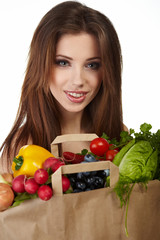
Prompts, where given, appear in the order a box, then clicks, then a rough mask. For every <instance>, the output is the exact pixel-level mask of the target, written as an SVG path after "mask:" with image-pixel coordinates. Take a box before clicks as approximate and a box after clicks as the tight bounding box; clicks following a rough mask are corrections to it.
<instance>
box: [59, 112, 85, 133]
mask: <svg viewBox="0 0 160 240" xmlns="http://www.w3.org/2000/svg"><path fill="white" fill-rule="evenodd" d="M81 120H82V112H79V113H68V112H67V113H63V115H62V121H61V129H62V134H69V133H82V132H83V131H82V129H81Z"/></svg>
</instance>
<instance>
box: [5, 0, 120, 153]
mask: <svg viewBox="0 0 160 240" xmlns="http://www.w3.org/2000/svg"><path fill="white" fill-rule="evenodd" d="M80 32H86V33H89V34H93V35H94V36H95V37H96V38H97V40H98V43H99V46H100V51H101V59H102V68H103V79H102V80H103V81H102V85H101V87H100V90H99V92H98V94H97V96H96V97H95V99H94V100H93V101H92V102H91V103H90V104H89V105H88V106H87V107H86V109H85V111H84V115H83V119H82V127H83V128H84V129H85V130H86V132H95V133H96V134H97V135H99V136H100V135H101V134H102V133H103V132H105V133H107V134H108V135H109V136H110V137H111V138H113V137H116V138H119V134H120V131H121V130H122V104H121V69H122V57H121V48H120V43H119V39H118V36H117V33H116V31H115V29H114V26H113V25H112V23H111V21H110V20H109V19H108V18H107V17H106V16H105V15H103V14H102V13H100V12H98V11H96V10H94V9H91V8H89V7H87V6H85V5H83V4H81V3H79V2H77V1H67V2H63V3H60V4H58V5H57V6H55V7H54V8H52V9H51V10H50V11H49V12H48V13H47V14H46V15H45V16H44V17H43V18H42V20H41V21H40V23H39V25H38V27H37V29H36V30H35V33H34V36H33V39H32V42H31V46H30V52H29V59H28V65H27V69H26V75H25V79H24V83H23V86H22V92H21V99H20V104H19V108H18V112H17V116H16V120H15V123H14V125H13V128H12V129H11V132H10V133H9V135H8V137H7V138H6V139H5V141H4V143H3V145H2V146H1V150H2V148H4V150H5V152H6V153H7V154H8V157H9V155H10V152H11V151H12V152H13V150H14V154H16V152H17V150H18V147H19V146H20V145H23V144H26V143H27V141H28V139H29V138H31V139H32V142H33V143H34V144H37V145H40V146H43V147H45V148H46V149H50V143H51V142H52V141H53V139H54V138H55V137H56V136H57V135H60V134H61V126H60V123H59V118H60V112H59V109H58V107H57V104H56V100H55V99H54V97H53V95H52V94H51V92H50V89H49V76H50V72H51V68H52V66H53V62H54V59H55V52H56V44H57V41H58V40H59V38H60V37H61V36H62V35H63V34H66V33H73V34H77V33H80ZM86 119H87V120H86ZM87 123H88V124H87ZM13 143H14V146H13ZM11 148H14V149H11Z"/></svg>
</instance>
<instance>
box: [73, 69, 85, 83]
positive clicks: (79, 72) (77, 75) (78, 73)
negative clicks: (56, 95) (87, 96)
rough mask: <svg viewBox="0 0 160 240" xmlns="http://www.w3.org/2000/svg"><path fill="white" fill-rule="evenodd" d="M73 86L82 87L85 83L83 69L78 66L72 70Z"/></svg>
mask: <svg viewBox="0 0 160 240" xmlns="http://www.w3.org/2000/svg"><path fill="white" fill-rule="evenodd" d="M71 79H72V84H73V85H75V86H79V87H82V86H83V85H84V82H85V78H84V72H83V69H82V68H81V67H79V66H76V67H74V68H73V70H72V76H71Z"/></svg>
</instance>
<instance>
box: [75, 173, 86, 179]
mask: <svg viewBox="0 0 160 240" xmlns="http://www.w3.org/2000/svg"><path fill="white" fill-rule="evenodd" d="M77 179H78V180H85V176H84V174H83V172H79V173H77Z"/></svg>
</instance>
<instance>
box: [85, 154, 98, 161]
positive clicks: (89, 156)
mask: <svg viewBox="0 0 160 240" xmlns="http://www.w3.org/2000/svg"><path fill="white" fill-rule="evenodd" d="M84 161H87V162H96V161H97V160H96V159H95V157H94V156H93V155H91V154H86V155H85V156H84Z"/></svg>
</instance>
